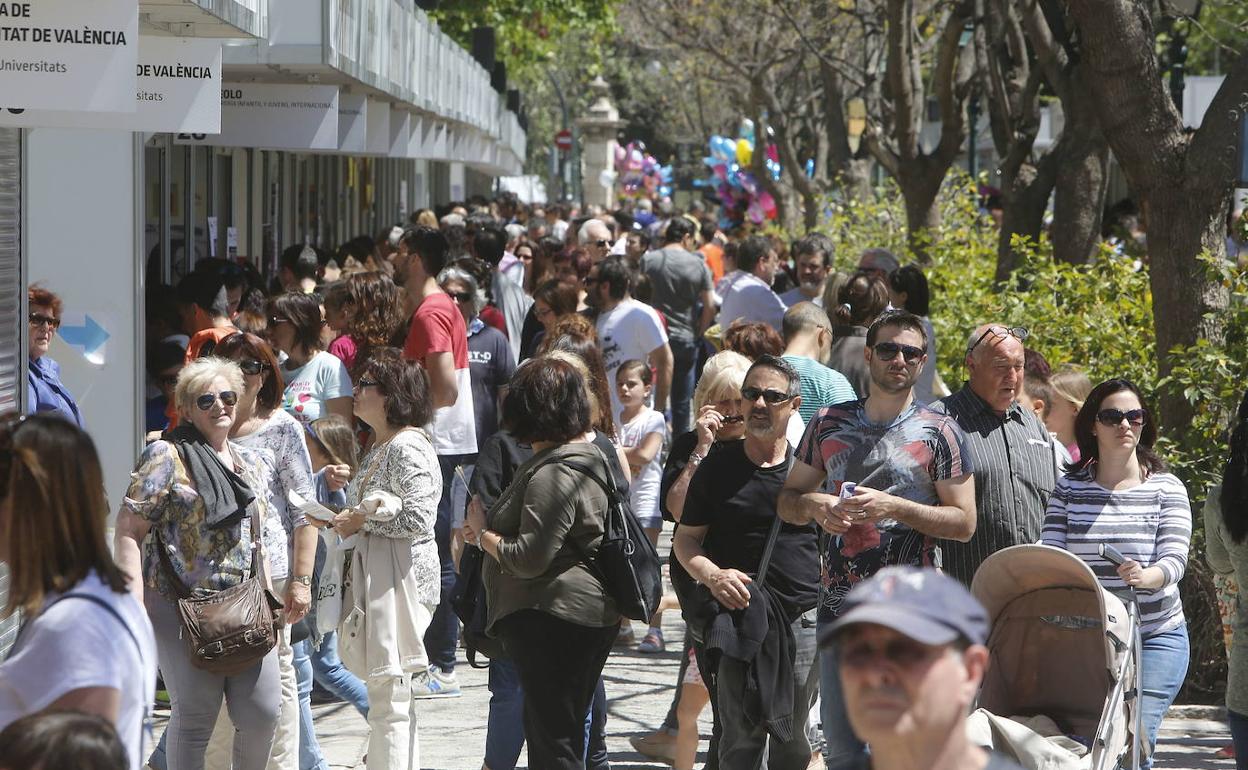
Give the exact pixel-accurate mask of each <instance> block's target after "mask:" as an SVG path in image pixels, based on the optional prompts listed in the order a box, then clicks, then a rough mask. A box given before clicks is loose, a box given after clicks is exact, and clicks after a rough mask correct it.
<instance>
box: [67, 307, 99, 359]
mask: <svg viewBox="0 0 1248 770" xmlns="http://www.w3.org/2000/svg"><path fill="white" fill-rule="evenodd" d="M60 334H61V339H63V340H65V343H66V344H68V345H73V346H74V347H76V348H82V352H83V353H86V354H87V355H90V354H92V353H94V352H95V351H97V350H99V349H100V348H101V347H102V346H103V345H104V343H105V342H108V336H109V335H108V332H106V331H104V327H103V326H100V325H99V324H98V323H96V322H95V319H94V318H92V317H91V316H87V317H86V323H85V324H83V325H82V326H62V327H61V329H60Z"/></svg>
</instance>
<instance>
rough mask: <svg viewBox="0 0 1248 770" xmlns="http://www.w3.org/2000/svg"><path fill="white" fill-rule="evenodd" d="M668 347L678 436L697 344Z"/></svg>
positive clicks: (687, 412)
mask: <svg viewBox="0 0 1248 770" xmlns="http://www.w3.org/2000/svg"><path fill="white" fill-rule="evenodd" d="M668 345H670V346H671V348H672V389H671V392H670V395H669V396H668V401H669V403H670V404H671V407H672V435H673V436H679V435H680V434H682V433H684V432H686V431H688V430H689V428H690V426H691V423H690V417H691V415H692V410H693V386H694V382H695V375H696V374H697V365H698V343H697V342H696V341H689V342H684V341H681V340H675V339H669V340H668ZM677 689H679V688H677Z"/></svg>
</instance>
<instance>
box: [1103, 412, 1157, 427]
mask: <svg viewBox="0 0 1248 770" xmlns="http://www.w3.org/2000/svg"><path fill="white" fill-rule="evenodd" d="M1146 416H1147V413H1146V412H1145V411H1144V410H1143V409H1128V410H1127V411H1125V412H1124V411H1122V410H1121V409H1102V410H1101V411H1099V412H1097V413H1096V421H1097V422H1099V423H1100V424H1101V425H1104V426H1106V427H1109V428H1116V427H1118V426H1119V425H1121V424H1122V421H1123V418H1126V421H1127V422H1128V423H1130V424H1132V425H1134V426H1136V427H1137V428H1138V427H1139V426H1141V425H1143V424H1144V418H1145V417H1146Z"/></svg>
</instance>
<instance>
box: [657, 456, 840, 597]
mask: <svg viewBox="0 0 1248 770" xmlns="http://www.w3.org/2000/svg"><path fill="white" fill-rule="evenodd" d="M792 462H793V458H792V453H791V452H790V456H789V457H788V458H787V459H786V460H785V462H783V463H781V464H780V465H776V466H773V467H770V468H760V467H759V466H757V465H755V464H754V463H753V462H751V461H750V459H749V457H747V456H746V454H745V442H744V441H741V442H734V443H731V444H727V445H725V446H724V448H723V449H721V450H720V451H718V452H716V453H715V454H714V455H712V456H710V457H707V458H706V459H705V460H703V461H702V465H701V466H699V467H698V470H697V472H696V473H694V474H693V480H692V481H691V482H690V483H689V495H688V497H686V498H685V510H684V514H683V515H682V516H681V523H682V524H684V525H686V526H691V527H696V526H707V527H709V529H708V530H707V533H706V537H705V538H704V540H703V543H702V547H703V549H704V550H705V551H706V554H707V556H708V557H710V559H711V561H713V562H715V564H716V565H717V566H719V567H720V568H721V569H729V568H731V569H738V570H741V571H742V572H745V573H747V574H749V575H754V574H755V573H757V572H758V567H759V563H760V562H761V561H762V558H763V549H764V548H765V547H766V544H767V534H768V532H769V531H770V529H771V523H772V521H773V520H774V519H775V517H776V501H777V499H779V497H780V490H781V488H783V487H784V482H785V479H787V478H788V476H789V465H790V463H792ZM767 586H768V587H769V588H771V589H772V590H773V591H774V592H775V593H776V594H777V595H778V596H779V598H780V599H781V600H782V601H783V602H784V604H785V605H786V609H787V610H788V611H789V615H790V617H794V618H795V617H796V616H797V615H800V614H801V613H803V612H805V611H806V610H809V609H810V608H811V607H814V606H815V605H816V604H817V603H818V601H819V548H818V541H817V539H816V534H815V527H814V525H813V524H807V525H805V526H800V527H799V526H796V525H794V524H789V523H787V522H786V523H784V524H782V525H781V526H780V533H779V536H778V537H777V538H776V547H775V550H774V551H773V552H772V555H771V566H770V568H769V569H768V572H767Z"/></svg>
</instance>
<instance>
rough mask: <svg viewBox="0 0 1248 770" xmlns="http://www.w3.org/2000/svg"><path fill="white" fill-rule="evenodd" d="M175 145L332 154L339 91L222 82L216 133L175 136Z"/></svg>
mask: <svg viewBox="0 0 1248 770" xmlns="http://www.w3.org/2000/svg"><path fill="white" fill-rule="evenodd" d="M174 141H175V143H177V144H202V145H212V146H215V147H254V148H258V149H273V150H337V149H338V87H337V86H303V85H274V84H268V83H226V84H224V85H223V86H222V87H221V133H219V134H208V135H206V136H204V135H195V134H178V135H177V136H176V137H175V138H174Z"/></svg>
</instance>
